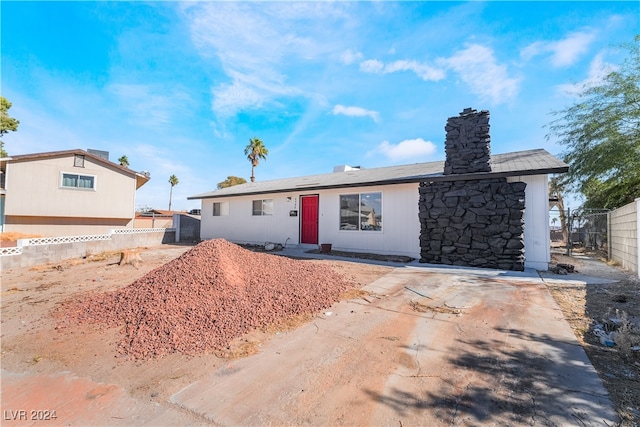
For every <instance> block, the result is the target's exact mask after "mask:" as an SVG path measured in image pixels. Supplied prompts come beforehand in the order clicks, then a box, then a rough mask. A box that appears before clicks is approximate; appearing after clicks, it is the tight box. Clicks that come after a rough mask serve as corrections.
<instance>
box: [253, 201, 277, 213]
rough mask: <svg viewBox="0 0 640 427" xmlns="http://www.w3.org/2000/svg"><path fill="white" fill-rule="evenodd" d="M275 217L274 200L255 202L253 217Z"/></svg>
mask: <svg viewBox="0 0 640 427" xmlns="http://www.w3.org/2000/svg"><path fill="white" fill-rule="evenodd" d="M261 215H273V199H263V200H254V201H253V216H261Z"/></svg>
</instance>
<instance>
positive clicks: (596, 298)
mask: <svg viewBox="0 0 640 427" xmlns="http://www.w3.org/2000/svg"><path fill="white" fill-rule="evenodd" d="M190 248H191V247H190V246H173V245H163V246H160V247H153V248H145V249H143V250H142V251H141V258H142V260H143V262H142V263H141V264H140V265H139V267H138V268H135V267H133V266H132V265H123V266H119V265H118V264H117V262H118V260H119V253H111V254H100V255H97V256H94V257H92V258H89V259H85V260H70V261H66V262H62V263H58V264H52V265H46V266H39V267H34V268H25V269H13V270H9V271H3V272H2V287H1V292H2V294H1V296H2V300H1V310H2V312H1V324H0V328H1V336H0V338H1V350H2V358H1V361H2V369H3V379H2V402H3V403H2V414H1V416H2V420H3V424H5V423H8V420H10V419H12V418H13V419H18V420H22V421H28V422H23V423H22V424H24V425H48V424H58V425H59V424H61V423H60V422H59V421H62V419H61V418H58V422H55V420H53V419H50V420H49V421H51V422H48V423H47V422H46V421H47V419H46V418H47V417H50V416H51V413H50V412H48V411H52V410H55V408H49V407H41V406H38V405H39V404H38V402H39V401H49V402H50V401H51V397H50V394H51V393H52V391H56V392H58V393H61V394H65V393H67V394H74V393H75V394H77V395H79V396H82V398H83V399H85V400H88V401H91V399H96V400H97V399H98V398H101V397H103V396H112V397H113V395H116V397H114V399H116V398H122V396H119V395H118V394H117V393H116V392H115V391H114V390H112V389H110V387H113V386H105V385H104V384H118V385H119V386H120V387H122V390H125V391H126V393H127V394H129V395H131V396H132V397H133V398H135V399H136V402H138V403H137V405H138V406H139V407H138V408H137V409H138V410H139V412H144V411H145V410H146V409H148V408H157V407H158V406H161V405H164V404H166V402H167V401H168V400H169V399H170V397H171V396H172V395H173V394H174V393H176V392H178V391H179V390H181V389H183V388H184V387H185V386H187V385H188V384H191V383H193V382H195V381H196V380H198V379H199V378H201V377H203V376H205V375H206V374H208V373H210V372H212V371H214V370H217V369H220V368H222V369H223V370H224V369H228V370H229V371H232V370H233V367H234V360H236V359H238V358H242V357H244V356H246V355H249V354H253V353H256V352H259V351H260V348H261V347H262V346H263V345H264V344H265V343H266V342H268V341H269V340H271V339H274V337H277V336H278V334H279V333H280V332H281V331H282V330H286V328H287V327H296V326H297V325H296V322H295V319H294V321H293V324H291V325H290V326H287V325H285V324H282V325H280V326H279V327H277V328H270V329H266V330H261V331H255V332H252V333H250V334H248V335H246V336H244V337H243V338H241V339H238V340H236V341H235V342H234V343H233V345H232V346H231V348H230V349H229V350H228V351H227V352H225V353H220V352H218V353H217V354H214V353H212V354H201V355H198V356H192V357H191V356H184V355H180V354H171V355H168V356H165V357H163V358H161V359H151V360H146V361H136V360H133V359H130V358H123V357H120V356H118V354H117V352H116V347H117V343H118V341H119V339H120V337H119V335H118V329H117V328H111V329H108V330H106V331H105V330H100V329H98V328H97V327H96V326H95V325H83V326H79V327H77V328H73V329H69V330H59V329H58V327H57V324H56V322H55V320H54V318H53V317H51V315H50V313H51V311H52V310H53V309H54V307H56V306H57V305H59V303H61V302H63V301H66V300H68V299H69V298H77V297H79V296H81V295H86V294H88V293H94V292H103V291H107V290H115V289H120V288H123V287H125V286H127V285H129V284H130V283H132V282H133V281H134V280H136V279H138V278H140V277H142V276H143V275H145V274H146V273H148V272H149V271H151V270H153V269H155V268H157V267H159V266H161V265H164V264H166V263H167V262H169V261H171V260H173V259H175V258H176V257H178V256H180V255H181V254H183V253H184V252H185V251H187V250H189V249H190ZM556 261H557V262H565V263H570V264H574V265H575V266H576V269H577V270H578V271H579V272H580V273H583V274H587V275H595V276H598V275H600V276H603V275H604V276H607V277H608V278H612V279H613V280H616V282H615V283H610V284H603V285H589V286H586V285H583V284H576V283H573V282H566V281H565V282H562V281H549V282H548V284H547V286H548V288H549V290H550V291H551V293H552V295H553V296H554V298H555V299H556V301H557V302H558V304H559V306H560V307H561V309H562V310H563V312H564V315H565V317H566V319H567V320H568V321H569V323H570V324H571V326H572V328H573V329H574V332H575V334H576V336H577V337H578V339H579V341H580V342H581V344H582V345H583V347H584V348H585V350H586V352H587V354H588V355H589V357H590V359H591V360H592V362H593V363H594V366H595V368H596V370H597V371H598V373H599V375H600V377H601V378H602V379H603V381H604V383H605V385H606V387H607V389H608V390H609V392H610V393H611V397H612V400H613V402H614V404H615V405H616V409H617V411H618V413H619V415H620V417H621V418H622V419H623V420H624V421H623V422H622V425H624V426H633V425H637V424H638V423H639V422H640V404H639V403H638V402H640V382H639V379H640V360H639V359H638V358H637V357H636V354H631V355H629V354H624V353H623V352H622V351H621V350H620V348H618V347H605V346H602V345H601V344H600V343H599V341H598V339H597V337H595V336H594V335H593V334H592V333H591V330H592V328H593V324H594V323H597V322H602V321H603V320H606V319H609V318H611V317H614V316H616V311H615V310H616V309H618V310H619V311H618V314H617V315H618V316H620V315H621V313H622V311H624V312H625V313H626V315H627V316H628V317H629V318H632V319H633V318H635V319H638V318H640V295H639V288H638V282H637V281H634V280H633V279H630V276H629V275H627V274H624V273H623V272H621V271H619V270H616V269H613V270H610V269H608V270H603V269H602V268H601V265H602V264H597V263H596V264H593V263H591V262H590V261H589V260H588V259H580V258H576V257H573V258H564V257H561V256H557V258H556ZM309 262H320V263H323V264H324V265H326V267H327V268H331V269H333V270H335V271H337V272H339V273H342V274H344V275H346V276H347V277H349V278H352V279H353V280H355V281H356V282H357V283H359V284H360V285H363V286H364V285H367V284H369V283H371V282H373V281H375V280H376V279H377V278H379V277H382V276H383V275H385V274H386V273H388V272H389V271H391V268H390V267H384V266H374V265H370V264H360V263H355V262H353V263H352V262H343V261H329V260H324V261H309ZM354 292H357V290H356V291H354ZM301 321H304V319H302V320H301ZM389 334H390V335H389V336H392V335H393V334H392V333H391V332H390V333H389ZM385 336H386V335H385ZM364 352H366V349H363V353H364ZM65 371H72V373H73V375H65V374H61V372H65ZM17 372H20V373H24V374H20V375H17V374H13V373H17ZM7 373H11V374H7ZM34 376H38V378H39V385H38V387H36V388H33V382H31V383H29V378H33V377H34ZM87 378H91V381H88V380H86V379H87ZM21 381H22V382H21ZM9 383H10V384H11V385H12V387H13V390H16V389H18V390H21V389H20V387H21V386H23V387H24V389H23V390H22V391H21V392H22V393H23V394H24V395H26V394H29V395H30V398H31V399H32V400H31V401H32V402H33V403H32V405H30V406H29V407H8V406H7V405H6V402H7V401H8V399H7V395H6V394H5V386H6V385H7V384H9ZM26 387H30V388H29V389H27V388H26ZM38 394H41V395H49V397H48V398H47V399H44V398H43V399H41V400H38ZM64 397H65V396H61V399H63V398H64ZM66 397H68V396H66ZM103 400H104V399H103ZM61 401H62V400H61ZM102 404H103V405H104V401H102ZM115 404H117V401H116V402H115V403H114V405H115ZM145 405H146V406H145ZM67 409H69V408H67ZM69 410H70V409H69ZM18 411H36V412H35V413H31V412H27V413H26V414H24V416H25V417H26V418H22V416H23V413H22V412H18ZM112 413H115V414H116V415H113V416H112V417H111V418H112V419H111V420H100V421H101V422H96V424H122V420H123V419H125V417H126V416H128V415H129V414H125V413H123V414H121V415H122V417H119V416H118V414H117V411H116V412H113V411H112ZM69 416H70V417H72V416H73V414H69ZM182 416H183V417H184V419H182V420H181V421H182V422H183V423H184V424H199V423H200V424H202V423H204V422H205V421H206V420H202V419H198V418H194V415H193V414H191V413H188V412H187V411H185V413H184V414H182ZM32 417H35V418H32ZM70 419H73V418H70ZM34 420H35V421H34ZM38 420H43V421H45V423H44V424H39V423H38V422H37V421H38ZM85 420H88V421H90V419H87V418H85ZM96 420H98V419H96ZM163 421H166V422H167V423H171V421H172V420H164V419H159V420H158V421H157V423H158V424H162V423H163ZM174 422H175V420H174Z"/></svg>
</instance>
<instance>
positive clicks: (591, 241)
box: [551, 208, 609, 256]
mask: <svg viewBox="0 0 640 427" xmlns="http://www.w3.org/2000/svg"><path fill="white" fill-rule="evenodd" d="M608 212H609V210H608V209H585V208H579V209H574V210H571V209H566V210H565V211H564V219H565V220H564V222H565V224H564V229H562V228H560V229H558V227H553V226H552V230H551V241H552V242H554V241H558V240H559V239H561V240H566V242H565V244H566V252H567V254H568V255H570V254H571V251H572V250H573V249H574V248H584V249H587V250H592V251H601V252H604V253H605V254H606V255H607V256H608V255H609V254H608V251H609V247H608V236H607V233H608V230H609V224H608V215H607V213H608ZM554 228H555V229H554Z"/></svg>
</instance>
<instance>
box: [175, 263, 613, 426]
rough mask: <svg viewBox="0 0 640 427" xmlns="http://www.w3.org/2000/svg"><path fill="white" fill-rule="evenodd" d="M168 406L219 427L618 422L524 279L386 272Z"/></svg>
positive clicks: (569, 337) (536, 285) (538, 291)
mask: <svg viewBox="0 0 640 427" xmlns="http://www.w3.org/2000/svg"><path fill="white" fill-rule="evenodd" d="M365 290H367V291H369V292H371V293H372V294H373V295H374V297H369V298H359V299H354V300H350V301H343V302H341V303H338V304H336V305H334V306H333V307H332V308H331V313H330V315H329V314H320V315H319V316H318V317H317V318H316V319H315V320H314V321H313V322H311V323H309V324H307V325H305V326H303V327H301V328H299V329H297V330H294V331H291V332H288V333H283V334H280V335H278V336H277V337H276V338H275V339H273V340H271V341H270V342H269V343H267V344H266V345H265V346H264V348H263V350H262V352H261V353H260V354H257V355H254V356H251V357H248V358H245V359H240V360H236V361H232V362H230V363H229V364H228V365H227V366H225V367H224V368H222V369H218V370H216V371H214V372H211V374H209V375H208V376H207V377H205V378H202V379H200V380H198V381H196V382H193V383H191V384H190V385H188V386H187V387H185V388H183V389H182V390H180V391H179V392H177V393H175V394H174V395H173V396H171V398H170V401H171V402H172V403H173V404H175V405H177V406H179V407H180V408H181V409H182V410H185V411H187V412H191V413H192V414H193V415H194V416H196V417H198V418H199V419H206V420H209V421H210V422H212V423H214V424H217V425H271V424H286V425H402V426H408V425H445V424H446V425H531V424H534V425H576V424H580V425H602V423H613V422H615V421H616V419H617V418H616V414H615V412H614V410H613V405H612V404H611V401H610V399H609V397H608V394H607V392H606V390H605V389H604V387H603V385H602V383H601V381H600V379H599V377H598V375H597V373H596V372H595V370H594V368H593V367H592V365H591V364H590V362H589V360H588V359H587V356H586V354H585V353H584V351H583V349H582V348H581V347H580V346H579V344H578V342H577V341H576V339H575V337H574V335H573V333H572V331H571V329H570V327H569V325H568V324H567V322H566V321H565V320H564V318H563V316H562V313H561V311H560V310H559V308H558V307H557V305H556V304H555V302H554V301H553V299H552V298H551V296H550V294H549V293H548V291H547V289H546V288H545V286H544V284H543V282H542V280H541V279H540V277H539V276H538V275H537V273H536V272H535V271H527V272H524V273H509V272H499V271H487V270H474V269H455V268H443V269H438V268H429V269H426V268H414V267H405V268H396V269H394V270H393V271H392V272H391V273H389V274H387V275H386V276H384V277H382V278H380V279H378V280H377V281H375V282H373V283H371V284H370V285H369V286H367V287H366V288H365Z"/></svg>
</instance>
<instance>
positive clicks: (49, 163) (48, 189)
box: [0, 149, 150, 236]
mask: <svg viewBox="0 0 640 427" xmlns="http://www.w3.org/2000/svg"><path fill="white" fill-rule="evenodd" d="M0 170H1V173H0V175H1V182H0V183H1V186H0V187H1V188H0V227H1V229H2V231H6V232H10V231H13V232H20V233H26V234H36V235H41V236H70V235H82V234H102V233H106V232H108V231H109V230H110V229H113V228H123V227H133V225H134V220H135V201H136V190H137V189H138V188H140V187H141V186H143V185H144V184H145V183H147V181H149V179H150V178H149V174H148V173H140V172H135V171H133V170H131V169H129V168H127V167H124V166H121V165H119V164H117V163H114V162H111V161H109V160H108V153H105V152H100V151H91V152H88V151H84V150H81V149H76V150H66V151H53V152H47V153H34V154H22V155H17V156H11V157H6V158H2V159H0Z"/></svg>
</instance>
